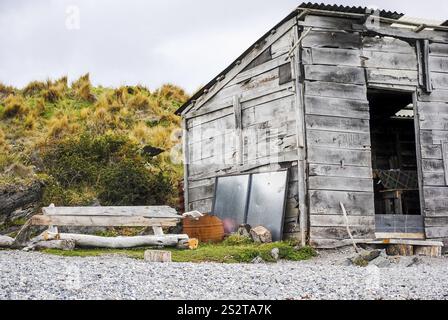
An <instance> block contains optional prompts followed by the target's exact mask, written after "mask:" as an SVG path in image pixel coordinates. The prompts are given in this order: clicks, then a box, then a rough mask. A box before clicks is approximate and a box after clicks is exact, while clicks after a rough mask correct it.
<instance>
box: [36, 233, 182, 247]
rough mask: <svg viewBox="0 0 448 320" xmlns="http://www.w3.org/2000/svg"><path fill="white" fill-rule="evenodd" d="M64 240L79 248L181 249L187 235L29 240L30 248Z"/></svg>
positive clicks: (48, 235)
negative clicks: (156, 247) (157, 247)
mask: <svg viewBox="0 0 448 320" xmlns="http://www.w3.org/2000/svg"><path fill="white" fill-rule="evenodd" d="M51 240H66V241H74V243H75V245H76V247H79V248H108V249H124V248H135V247H149V246H160V247H165V246H166V247H176V246H178V247H182V246H183V244H184V243H185V241H188V235H184V234H180V235H178V234H176V235H170V234H167V235H160V236H159V235H150V236H136V237H114V238H112V237H99V236H92V235H85V234H74V233H52V232H48V231H46V232H44V233H42V234H41V235H39V236H38V237H36V238H34V239H32V240H31V245H30V247H35V246H36V245H37V244H38V243H41V242H42V241H51Z"/></svg>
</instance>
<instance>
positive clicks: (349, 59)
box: [302, 48, 361, 67]
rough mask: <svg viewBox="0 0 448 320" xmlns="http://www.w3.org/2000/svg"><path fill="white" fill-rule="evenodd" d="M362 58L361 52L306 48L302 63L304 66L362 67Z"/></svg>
mask: <svg viewBox="0 0 448 320" xmlns="http://www.w3.org/2000/svg"><path fill="white" fill-rule="evenodd" d="M360 56H361V52H360V50H350V49H337V48H304V49H303V52H302V62H303V63H304V64H321V65H333V66H336V65H340V66H351V67H361V58H360Z"/></svg>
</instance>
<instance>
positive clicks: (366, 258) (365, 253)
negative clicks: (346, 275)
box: [351, 250, 381, 267]
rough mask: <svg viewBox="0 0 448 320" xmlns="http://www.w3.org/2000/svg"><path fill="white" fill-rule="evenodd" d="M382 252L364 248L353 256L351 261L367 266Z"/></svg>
mask: <svg viewBox="0 0 448 320" xmlns="http://www.w3.org/2000/svg"><path fill="white" fill-rule="evenodd" d="M380 254H381V251H380V250H371V251H369V250H362V251H361V252H360V253H358V254H356V255H355V256H354V257H352V258H351V261H352V262H353V264H354V265H356V266H359V267H367V266H368V265H369V262H370V261H372V260H374V259H376V258H378V257H379V256H380Z"/></svg>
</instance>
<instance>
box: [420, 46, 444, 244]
mask: <svg viewBox="0 0 448 320" xmlns="http://www.w3.org/2000/svg"><path fill="white" fill-rule="evenodd" d="M429 71H430V75H429V76H430V83H431V84H432V90H433V91H432V92H431V93H429V94H428V93H425V92H424V91H423V90H419V94H418V98H417V100H418V101H417V106H418V115H419V120H420V121H419V123H420V129H421V130H420V144H421V158H422V167H423V184H424V186H423V193H424V194H423V196H424V205H425V209H424V215H425V231H426V237H427V238H428V239H438V240H442V241H444V243H445V245H448V224H447V219H448V184H447V177H448V170H447V166H448V148H447V147H446V146H447V143H448V44H442V43H431V44H430V54H429Z"/></svg>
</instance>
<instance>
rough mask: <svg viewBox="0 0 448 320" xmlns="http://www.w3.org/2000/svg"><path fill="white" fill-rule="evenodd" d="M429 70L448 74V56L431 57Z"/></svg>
mask: <svg viewBox="0 0 448 320" xmlns="http://www.w3.org/2000/svg"><path fill="white" fill-rule="evenodd" d="M429 69H430V70H431V71H434V72H444V73H448V56H446V57H441V56H429Z"/></svg>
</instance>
